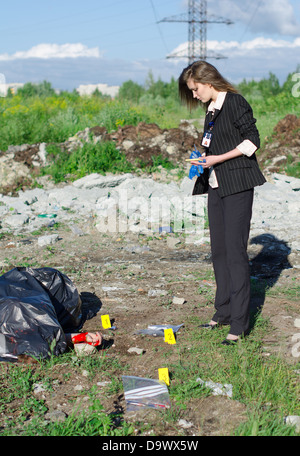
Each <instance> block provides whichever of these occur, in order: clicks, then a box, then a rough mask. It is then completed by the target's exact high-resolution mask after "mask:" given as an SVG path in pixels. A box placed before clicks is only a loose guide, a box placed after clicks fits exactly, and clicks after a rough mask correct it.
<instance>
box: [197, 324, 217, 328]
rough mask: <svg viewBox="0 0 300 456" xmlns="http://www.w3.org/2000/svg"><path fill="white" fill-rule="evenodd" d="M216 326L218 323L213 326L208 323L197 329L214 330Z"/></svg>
mask: <svg viewBox="0 0 300 456" xmlns="http://www.w3.org/2000/svg"><path fill="white" fill-rule="evenodd" d="M217 326H218V323H216V324H215V325H210V324H209V323H205V324H204V325H200V326H199V328H204V329H215V328H216V327H217Z"/></svg>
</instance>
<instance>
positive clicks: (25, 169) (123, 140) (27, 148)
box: [0, 121, 202, 194]
mask: <svg viewBox="0 0 300 456" xmlns="http://www.w3.org/2000/svg"><path fill="white" fill-rule="evenodd" d="M201 137H202V133H201V132H200V131H198V130H197V129H196V127H195V126H194V125H193V123H192V122H188V121H182V122H181V123H180V125H179V127H178V128H172V129H165V130H162V129H161V128H159V127H158V126H157V125H156V124H145V123H144V122H141V123H139V124H138V125H137V126H131V125H128V126H124V127H119V128H118V130H117V131H114V132H112V133H108V132H107V130H106V128H105V127H100V126H95V127H92V128H86V129H85V130H83V131H79V132H78V133H76V135H74V136H72V137H70V138H68V140H67V141H65V142H63V143H59V144H57V146H58V147H60V148H61V149H62V150H63V149H64V150H67V151H69V152H70V153H71V152H72V151H73V150H75V149H76V148H78V147H82V146H83V144H84V143H86V142H94V143H97V142H100V141H113V142H114V143H115V144H116V147H117V148H118V150H120V152H122V153H124V154H125V155H126V158H127V160H128V161H129V162H130V163H132V164H136V162H137V161H139V160H141V161H142V162H143V163H145V164H146V165H152V164H153V157H155V156H161V157H162V158H165V159H168V160H169V161H170V162H171V163H173V164H174V165H175V166H182V165H183V164H184V159H185V158H188V156H189V155H190V152H191V150H192V149H193V148H194V144H197V145H198V146H199V144H200V140H201ZM46 148H47V144H45V143H38V144H33V145H29V144H22V145H20V146H9V148H8V150H7V151H6V152H0V192H1V193H2V194H9V193H11V192H14V191H15V190H16V189H24V188H27V187H29V186H30V184H32V182H33V181H34V180H35V176H37V175H38V174H39V172H40V168H41V167H44V166H46V165H47V164H49V163H48V160H49V157H48V156H47V151H46Z"/></svg>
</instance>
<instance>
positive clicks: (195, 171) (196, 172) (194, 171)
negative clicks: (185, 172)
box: [189, 146, 205, 179]
mask: <svg viewBox="0 0 300 456" xmlns="http://www.w3.org/2000/svg"><path fill="white" fill-rule="evenodd" d="M194 147H195V150H193V152H192V153H191V156H190V158H199V157H201V156H202V155H201V153H200V152H199V150H197V149H196V146H194ZM203 161H205V160H203ZM202 173H203V167H202V166H201V165H200V164H199V165H192V166H191V169H190V172H189V178H190V179H193V177H194V176H200V174H202Z"/></svg>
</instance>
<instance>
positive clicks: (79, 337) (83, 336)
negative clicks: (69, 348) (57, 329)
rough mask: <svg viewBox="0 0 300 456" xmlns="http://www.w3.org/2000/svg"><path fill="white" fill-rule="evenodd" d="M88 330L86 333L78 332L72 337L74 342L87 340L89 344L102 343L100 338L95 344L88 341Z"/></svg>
mask: <svg viewBox="0 0 300 456" xmlns="http://www.w3.org/2000/svg"><path fill="white" fill-rule="evenodd" d="M87 334H88V333H87V332H85V333H79V334H76V335H75V336H73V337H72V342H73V344H78V343H80V342H86V343H87V344H89V345H99V344H100V341H99V340H98V341H97V342H96V343H94V344H93V342H88V341H87V340H86V336H87Z"/></svg>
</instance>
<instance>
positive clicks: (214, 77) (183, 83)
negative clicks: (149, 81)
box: [178, 60, 238, 110]
mask: <svg viewBox="0 0 300 456" xmlns="http://www.w3.org/2000/svg"><path fill="white" fill-rule="evenodd" d="M189 79H193V81H195V82H201V83H202V84H211V85H212V86H213V87H214V89H215V90H217V91H219V92H234V93H238V90H237V89H236V88H235V87H234V86H233V85H232V84H231V83H230V82H228V81H227V80H226V79H225V78H224V77H223V76H222V75H221V74H220V73H219V71H218V70H217V69H216V68H215V67H214V66H213V65H211V64H210V63H207V62H205V61H204V60H198V61H197V62H194V63H192V64H190V65H189V66H187V67H186V68H184V70H183V71H182V73H181V75H180V76H179V79H178V89H179V97H180V100H181V102H182V103H184V104H186V105H187V107H188V108H189V109H190V110H192V109H195V108H198V107H199V100H197V99H196V98H194V97H193V93H192V91H191V90H190V89H189V88H188V86H187V82H188V80H189ZM200 104H201V105H202V107H204V108H207V106H208V104H209V102H208V103H202V102H201V101H200Z"/></svg>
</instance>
